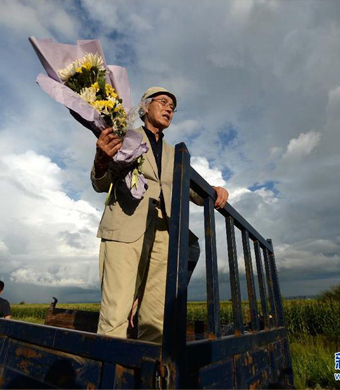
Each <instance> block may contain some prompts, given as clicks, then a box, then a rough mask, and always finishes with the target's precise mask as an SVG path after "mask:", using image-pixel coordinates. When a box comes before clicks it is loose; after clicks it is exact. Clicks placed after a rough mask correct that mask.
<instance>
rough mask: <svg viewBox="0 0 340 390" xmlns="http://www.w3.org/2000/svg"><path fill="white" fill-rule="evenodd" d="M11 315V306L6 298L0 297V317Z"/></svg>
mask: <svg viewBox="0 0 340 390" xmlns="http://www.w3.org/2000/svg"><path fill="white" fill-rule="evenodd" d="M10 315H11V306H10V304H9V302H8V301H6V299H3V298H0V318H2V317H7V316H10Z"/></svg>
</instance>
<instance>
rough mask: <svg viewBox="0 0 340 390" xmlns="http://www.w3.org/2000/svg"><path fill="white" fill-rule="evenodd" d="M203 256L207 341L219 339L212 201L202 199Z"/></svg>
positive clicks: (219, 322) (219, 327)
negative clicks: (207, 325)
mask: <svg viewBox="0 0 340 390" xmlns="http://www.w3.org/2000/svg"><path fill="white" fill-rule="evenodd" d="M204 227H205V255H206V282H207V306H208V323H209V334H208V338H209V339H214V338H218V337H221V319H220V295H219V286H218V270H217V251H216V232H215V215H214V201H213V200H212V199H211V198H206V199H204Z"/></svg>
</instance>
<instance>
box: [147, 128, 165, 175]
mask: <svg viewBox="0 0 340 390" xmlns="http://www.w3.org/2000/svg"><path fill="white" fill-rule="evenodd" d="M143 129H144V131H145V134H146V135H147V137H148V139H149V142H150V145H151V148H152V151H153V155H154V156H155V160H156V164H157V169H158V177H159V179H160V178H161V174H162V151H163V137H164V134H163V133H162V132H161V131H160V132H159V133H158V134H159V137H158V141H156V135H155V133H153V132H152V131H150V130H149V129H147V128H146V127H145V126H143Z"/></svg>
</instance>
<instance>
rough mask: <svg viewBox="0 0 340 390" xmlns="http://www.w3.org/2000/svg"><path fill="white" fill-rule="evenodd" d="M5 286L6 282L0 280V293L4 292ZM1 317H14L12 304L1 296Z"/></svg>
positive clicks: (7, 318)
mask: <svg viewBox="0 0 340 390" xmlns="http://www.w3.org/2000/svg"><path fill="white" fill-rule="evenodd" d="M4 288H5V283H4V282H3V281H1V280H0V295H1V294H2V292H3V290H4ZM0 318H5V319H6V320H9V319H11V318H12V316H11V306H10V304H9V302H8V301H6V299H3V298H1V297H0Z"/></svg>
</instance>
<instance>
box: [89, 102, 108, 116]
mask: <svg viewBox="0 0 340 390" xmlns="http://www.w3.org/2000/svg"><path fill="white" fill-rule="evenodd" d="M91 105H92V107H94V108H95V109H96V110H97V111H99V112H100V113H103V114H105V115H109V114H110V111H112V108H113V103H112V102H110V101H109V100H97V101H95V102H93V103H91Z"/></svg>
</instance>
